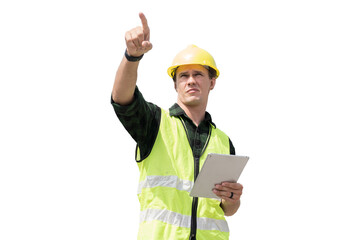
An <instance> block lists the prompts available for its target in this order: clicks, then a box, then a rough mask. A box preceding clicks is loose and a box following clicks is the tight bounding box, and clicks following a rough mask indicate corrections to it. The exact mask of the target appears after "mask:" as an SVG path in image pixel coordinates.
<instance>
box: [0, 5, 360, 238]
mask: <svg viewBox="0 0 360 240" xmlns="http://www.w3.org/2000/svg"><path fill="white" fill-rule="evenodd" d="M140 11H143V12H144V13H145V15H146V16H147V18H148V23H149V26H150V28H151V39H150V40H151V42H152V43H153V46H154V47H153V50H151V51H150V52H149V53H148V54H146V55H145V56H144V58H143V60H142V61H141V66H140V69H139V81H138V85H139V88H140V90H141V91H142V93H143V95H144V96H145V98H146V99H147V100H148V101H150V102H154V103H156V104H158V105H159V106H161V107H163V108H168V107H170V106H171V105H172V104H173V103H174V102H175V100H176V92H175V91H174V90H173V86H172V81H171V79H170V78H169V77H168V76H167V74H166V69H167V67H168V66H169V64H170V63H171V61H172V59H173V57H174V56H175V54H176V53H177V52H179V51H180V50H182V49H183V48H185V47H186V46H187V45H188V44H196V45H198V46H199V47H202V48H204V49H206V50H208V51H209V52H210V53H211V54H212V55H213V56H214V58H215V59H216V62H217V65H218V68H219V69H220V72H221V74H220V77H219V79H218V81H217V85H216V87H215V89H214V90H213V91H212V92H211V94H210V101H209V105H208V111H209V112H210V113H211V114H212V117H213V120H214V122H215V123H216V124H217V126H218V127H219V128H220V129H222V130H223V131H225V132H226V133H227V134H228V135H229V136H230V138H231V139H232V141H233V143H234V145H235V147H236V150H237V154H239V155H249V156H250V161H249V163H248V165H247V167H246V168H245V170H244V172H243V175H242V176H241V178H240V182H241V183H242V184H243V185H244V194H243V197H242V206H241V209H240V210H239V212H238V213H237V214H236V215H235V216H233V217H230V218H228V222H229V226H230V229H231V239H247V240H250V239H254V240H259V239H277V240H280V239H293V240H294V239H347V240H349V239H360V231H359V223H360V207H359V202H360V193H359V182H360V176H359V170H360V168H359V164H358V162H359V160H360V151H359V150H360V124H359V123H360V116H359V103H360V94H359V90H360V87H359V85H358V82H359V80H360V69H359V67H360V47H359V46H360V44H359V43H360V33H359V31H360V30H359V29H360V15H359V12H360V8H359V6H358V3H357V1H355V0H354V1H350V0H341V1H340V0H338V1H336V0H333V1H325V0H323V1H321V0H311V1H310V0H303V1H285V0H283V1H280V0H275V1H264V0H262V1H261V0H254V1H236V2H235V1H209V0H207V1H194V0H193V1H126V2H125V1H119V0H118V1H79V0H72V1H69V0H66V1H65V0H64V1H36V0H35V1H2V2H1V4H0V31H1V38H0V43H1V44H0V80H1V84H0V106H1V117H0V122H1V124H0V140H1V145H0V148H1V150H0V159H1V162H0V239H3V240H10V239H76V240H78V239H124V236H125V235H128V236H130V237H128V238H129V239H136V235H137V228H138V214H139V204H138V201H137V196H136V192H137V189H136V188H137V179H138V170H137V166H136V164H135V161H134V152H135V143H134V141H133V140H132V139H131V137H130V136H129V135H128V134H127V132H126V131H125V130H124V128H123V127H122V125H121V124H120V122H119V121H118V120H117V118H116V116H115V114H114V112H113V109H112V106H111V105H110V93H111V89H112V85H113V80H114V76H115V72H116V69H117V67H118V64H119V63H120V60H121V58H122V56H123V52H124V50H125V42H124V35H125V32H126V31H127V30H129V29H131V28H133V27H136V26H138V25H140V24H141V22H140V19H139V18H138V13H139V12H140Z"/></svg>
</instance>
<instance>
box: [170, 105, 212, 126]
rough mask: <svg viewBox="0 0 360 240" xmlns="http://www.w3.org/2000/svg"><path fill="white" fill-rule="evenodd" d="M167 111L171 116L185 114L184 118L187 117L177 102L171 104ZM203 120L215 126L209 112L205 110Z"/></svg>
mask: <svg viewBox="0 0 360 240" xmlns="http://www.w3.org/2000/svg"><path fill="white" fill-rule="evenodd" d="M169 113H170V116H172V117H180V116H185V117H186V118H189V117H188V116H187V115H186V113H185V111H184V110H183V109H182V108H181V107H180V106H179V105H178V104H177V103H175V104H174V105H172V106H171V107H170V109H169ZM203 121H205V122H208V123H211V125H213V126H214V127H215V128H216V125H215V123H213V121H212V119H211V115H210V113H208V112H206V111H205V118H204V120H203Z"/></svg>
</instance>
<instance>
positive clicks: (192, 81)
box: [187, 75, 196, 85]
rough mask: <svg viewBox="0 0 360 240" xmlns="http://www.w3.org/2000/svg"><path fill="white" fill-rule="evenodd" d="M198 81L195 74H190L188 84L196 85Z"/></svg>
mask: <svg viewBox="0 0 360 240" xmlns="http://www.w3.org/2000/svg"><path fill="white" fill-rule="evenodd" d="M195 83H196V81H195V78H194V76H192V75H190V76H189V78H188V80H187V85H194V84H195Z"/></svg>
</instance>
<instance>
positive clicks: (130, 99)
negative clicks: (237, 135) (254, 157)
mask: <svg viewBox="0 0 360 240" xmlns="http://www.w3.org/2000/svg"><path fill="white" fill-rule="evenodd" d="M139 17H140V19H141V23H142V26H139V27H136V28H134V29H132V30H130V31H128V32H127V33H126V35H125V40H126V51H125V54H124V57H123V59H122V61H121V63H120V66H119V68H118V70H117V73H116V77H115V83H114V87H113V91H112V99H111V103H112V105H113V107H114V109H115V112H116V115H117V116H118V118H119V120H120V121H121V123H122V124H123V125H124V127H125V128H126V130H127V131H128V132H129V133H130V135H131V136H132V138H133V139H134V140H135V141H136V143H137V151H136V161H137V164H138V167H139V171H140V180H139V188H138V198H139V202H140V208H141V209H140V211H141V214H140V227H139V233H138V239H144V240H160V239H166V240H176V239H181V240H184V239H198V240H209V239H212V240H214V239H228V238H229V228H228V225H227V222H226V220H225V217H224V216H231V215H233V214H235V213H236V211H237V210H238V208H239V206H240V196H241V195H242V189H243V186H242V185H241V184H239V183H233V182H223V183H219V184H217V185H215V186H214V189H213V192H214V193H215V194H216V195H217V196H218V197H219V198H220V199H221V200H217V199H211V198H198V197H190V196H189V192H190V190H191V188H192V186H193V184H194V181H195V179H196V177H197V174H198V173H199V171H200V168H201V166H202V164H203V163H204V160H205V158H206V156H207V154H208V153H220V154H235V149H234V147H233V145H232V143H231V140H230V139H229V137H228V136H226V135H225V134H224V133H223V132H222V131H220V130H219V129H218V128H217V127H216V126H215V124H214V123H213V122H212V119H211V116H210V114H209V113H208V112H206V106H207V101H208V97H209V93H210V90H212V89H213V88H214V87H215V83H216V79H217V77H218V76H219V70H218V69H217V67H216V64H215V61H214V59H213V57H212V56H211V55H210V54H209V53H208V52H206V51H205V50H203V49H201V48H198V47H197V46H195V45H191V46H189V47H187V48H186V49H185V50H183V51H181V52H180V53H179V54H178V55H176V57H175V58H174V61H173V64H172V65H171V66H170V67H169V68H168V70H167V72H168V74H169V76H170V77H171V78H172V79H173V81H174V87H175V90H176V92H177V96H178V97H177V103H175V104H174V105H173V106H172V107H171V108H170V109H169V110H164V109H161V108H159V107H158V106H156V105H154V104H152V103H149V102H146V101H145V100H144V98H143V96H142V94H141V93H140V91H139V89H138V87H137V86H136V81H137V69H138V66H139V63H140V60H141V58H142V57H143V55H144V54H145V53H147V52H148V51H150V50H151V49H152V44H151V43H150V28H149V26H148V23H147V19H146V17H145V15H144V14H143V13H140V14H139Z"/></svg>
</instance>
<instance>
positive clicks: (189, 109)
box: [177, 101, 206, 126]
mask: <svg viewBox="0 0 360 240" xmlns="http://www.w3.org/2000/svg"><path fill="white" fill-rule="evenodd" d="M177 104H178V105H179V106H180V107H181V108H182V109H183V110H184V111H185V113H186V115H187V116H188V117H189V118H190V119H191V120H192V121H193V122H194V124H195V125H196V126H199V124H200V123H201V121H202V120H204V118H205V111H206V105H205V106H201V105H193V106H192V105H185V104H183V103H182V102H181V101H178V102H177Z"/></svg>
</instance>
